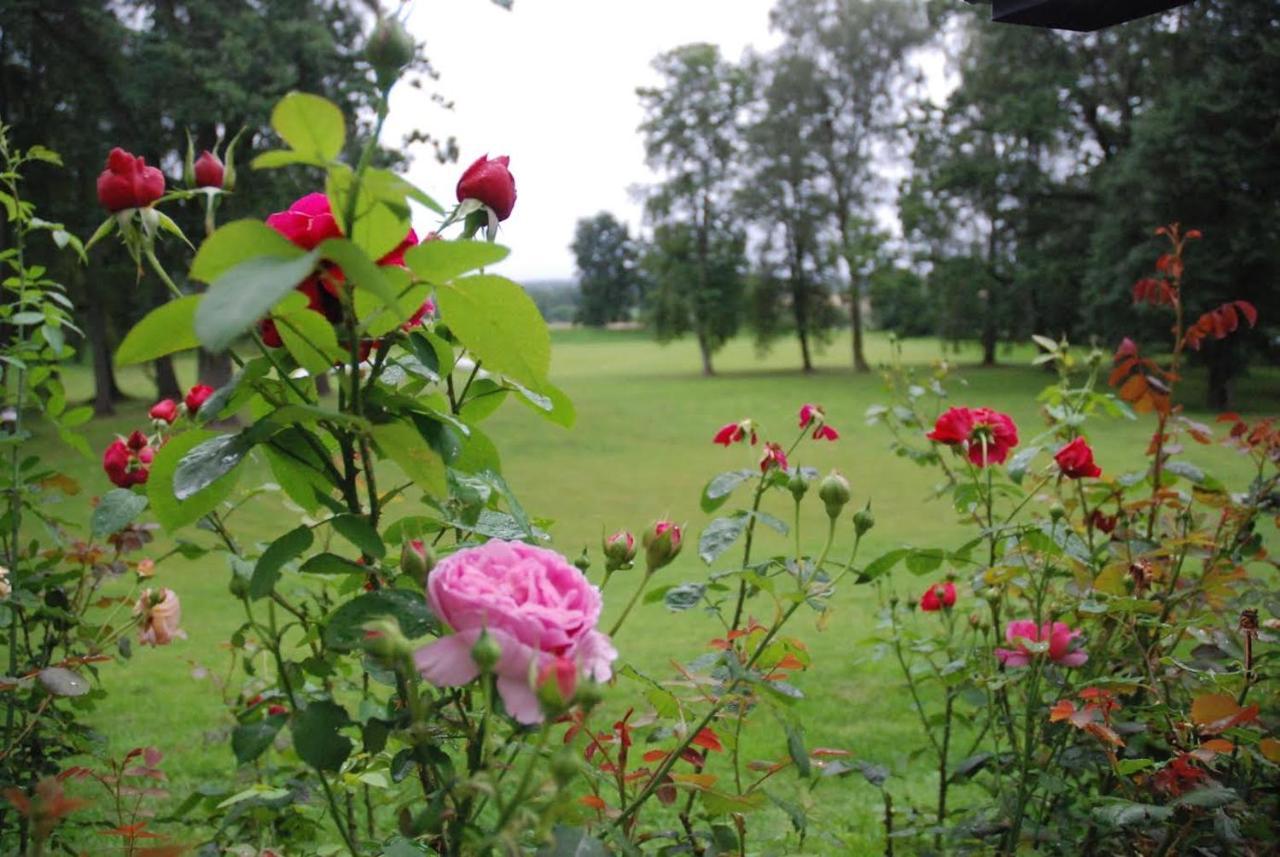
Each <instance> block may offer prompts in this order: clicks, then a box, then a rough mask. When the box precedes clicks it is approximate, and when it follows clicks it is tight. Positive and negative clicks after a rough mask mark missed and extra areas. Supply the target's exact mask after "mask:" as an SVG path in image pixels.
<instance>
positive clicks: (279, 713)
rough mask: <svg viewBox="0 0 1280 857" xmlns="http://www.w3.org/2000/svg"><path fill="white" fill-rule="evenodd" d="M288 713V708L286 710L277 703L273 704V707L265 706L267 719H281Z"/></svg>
mask: <svg viewBox="0 0 1280 857" xmlns="http://www.w3.org/2000/svg"><path fill="white" fill-rule="evenodd" d="M288 713H289V709H288V708H286V707H285V706H283V705H281V704H280V703H278V702H277V703H275V704H273V705H268V706H267V716H268V717H283V716H284V715H286V714H288Z"/></svg>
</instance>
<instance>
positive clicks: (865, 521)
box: [853, 503, 876, 538]
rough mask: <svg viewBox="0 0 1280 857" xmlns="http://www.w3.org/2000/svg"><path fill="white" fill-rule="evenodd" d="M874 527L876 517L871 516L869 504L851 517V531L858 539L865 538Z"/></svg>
mask: <svg viewBox="0 0 1280 857" xmlns="http://www.w3.org/2000/svg"><path fill="white" fill-rule="evenodd" d="M875 525H876V516H875V515H873V514H871V504H870V503H868V504H867V508H865V509H860V510H859V511H857V512H855V513H854V516H853V531H854V532H855V533H856V534H857V535H858V537H859V538H861V537H862V536H865V535H866V534H867V533H868V532H869V531H870V530H871V528H872V527H874V526H875Z"/></svg>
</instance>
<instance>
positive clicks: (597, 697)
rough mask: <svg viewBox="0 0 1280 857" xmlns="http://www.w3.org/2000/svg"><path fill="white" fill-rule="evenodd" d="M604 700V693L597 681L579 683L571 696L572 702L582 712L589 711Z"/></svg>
mask: <svg viewBox="0 0 1280 857" xmlns="http://www.w3.org/2000/svg"><path fill="white" fill-rule="evenodd" d="M603 700H604V691H603V690H602V689H601V685H600V682H598V681H580V682H578V689H577V690H576V691H575V692H574V694H573V702H574V704H575V705H577V706H578V707H579V708H581V709H582V710H583V711H590V710H591V709H593V708H595V707H596V706H597V705H599V704H600V703H601V702H602V701H603Z"/></svg>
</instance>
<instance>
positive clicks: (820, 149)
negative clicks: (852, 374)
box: [771, 0, 929, 372]
mask: <svg viewBox="0 0 1280 857" xmlns="http://www.w3.org/2000/svg"><path fill="white" fill-rule="evenodd" d="M771 22H772V25H773V27H774V28H775V29H777V30H779V31H781V32H782V33H783V35H784V37H785V39H786V41H785V43H784V46H783V48H782V50H783V51H784V52H785V53H787V54H790V55H792V56H797V57H804V58H806V59H807V61H808V62H809V64H810V79H809V80H808V85H809V86H810V87H811V93H810V95H811V96H812V98H811V101H810V109H811V110H814V111H816V115H814V116H813V117H811V122H810V125H809V127H808V133H807V134H806V136H805V142H806V143H807V144H808V146H809V147H810V148H811V149H812V151H813V152H814V154H815V155H817V157H818V159H819V160H820V163H821V171H822V173H823V175H824V177H825V187H826V190H827V192H828V193H829V194H830V197H831V199H830V203H831V204H830V209H829V210H830V216H831V218H832V220H833V222H834V225H835V233H836V237H835V240H836V242H837V255H838V256H839V258H840V260H841V261H842V262H843V264H844V271H845V276H846V278H847V291H848V303H849V321H850V328H851V330H852V340H853V365H854V368H855V369H856V370H857V371H859V372H866V371H868V370H869V369H870V366H869V365H868V363H867V359H866V355H865V353H864V348H863V341H862V340H863V336H862V328H863V319H862V296H863V293H864V290H865V285H866V282H867V281H866V271H865V270H864V269H863V268H864V266H863V264H862V258H861V247H862V238H863V234H862V226H863V225H864V224H865V223H866V221H867V218H868V212H869V209H870V208H871V205H872V203H873V202H874V201H875V197H876V196H877V189H878V188H877V184H878V179H877V176H878V172H877V170H876V169H875V166H874V158H875V155H876V151H877V147H880V149H881V151H882V153H883V143H884V142H885V141H886V140H887V138H888V137H889V135H890V134H891V133H892V132H893V131H894V129H895V126H896V124H897V122H898V121H899V115H900V112H901V107H902V100H903V96H904V94H905V92H906V89H907V87H908V86H909V85H910V84H911V83H912V82H913V80H914V75H913V74H912V73H911V72H910V69H909V67H908V60H909V57H910V54H911V51H912V50H913V49H915V48H917V47H918V46H920V45H921V44H922V43H924V41H925V40H926V38H927V36H928V34H929V30H928V28H927V27H926V22H925V20H924V15H923V8H922V7H921V6H920V5H919V4H917V3H913V2H907V0H780V2H779V3H778V4H777V6H775V7H774V10H773V12H772V14H771Z"/></svg>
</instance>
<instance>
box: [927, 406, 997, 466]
mask: <svg viewBox="0 0 1280 857" xmlns="http://www.w3.org/2000/svg"><path fill="white" fill-rule="evenodd" d="M926 437H928V438H929V440H932V441H937V442H938V443H945V444H947V445H949V446H961V447H963V448H964V450H965V453H966V455H968V457H969V460H970V461H972V462H973V463H974V464H976V465H978V466H979V467H986V466H987V465H990V464H1003V463H1004V460H1005V459H1006V458H1008V457H1009V450H1011V449H1013V448H1014V447H1015V446H1017V445H1018V427H1017V426H1016V425H1014V423H1013V420H1012V419H1010V417H1009V416H1008V414H1002V413H1000V412H999V411H993V410H991V409H990V408H948V409H947V410H946V411H945V412H944V413H943V414H942V415H941V416H940V417H938V420H937V422H936V423H935V424H934V426H933V431H931V432H929V434H927V435H926Z"/></svg>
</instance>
